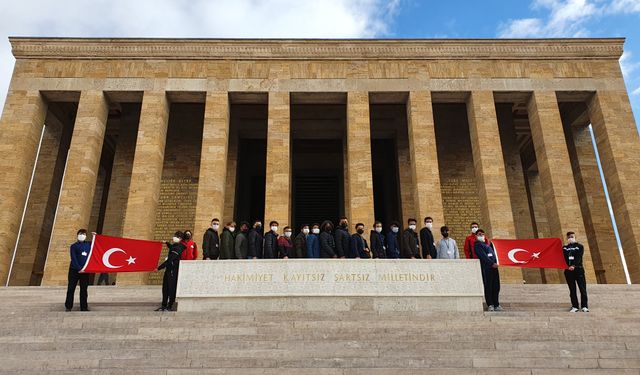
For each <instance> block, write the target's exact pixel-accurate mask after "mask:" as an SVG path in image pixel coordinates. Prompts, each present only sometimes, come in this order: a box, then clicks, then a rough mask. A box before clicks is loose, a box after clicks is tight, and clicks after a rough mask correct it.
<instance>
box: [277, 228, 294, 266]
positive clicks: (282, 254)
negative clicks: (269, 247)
mask: <svg viewBox="0 0 640 375" xmlns="http://www.w3.org/2000/svg"><path fill="white" fill-rule="evenodd" d="M292 233H293V230H292V229H291V227H284V236H280V237H278V258H280V259H289V258H290V257H291V254H293V241H291V234H292Z"/></svg>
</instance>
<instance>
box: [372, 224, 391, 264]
mask: <svg viewBox="0 0 640 375" xmlns="http://www.w3.org/2000/svg"><path fill="white" fill-rule="evenodd" d="M369 239H370V241H369V242H370V243H371V253H372V255H373V257H374V258H386V257H387V244H386V241H385V238H384V234H382V223H381V222H380V221H376V222H375V223H373V230H372V231H371V235H370V236H369Z"/></svg>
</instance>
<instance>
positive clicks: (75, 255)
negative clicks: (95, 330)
mask: <svg viewBox="0 0 640 375" xmlns="http://www.w3.org/2000/svg"><path fill="white" fill-rule="evenodd" d="M77 236H78V237H77V238H78V240H77V241H76V242H75V243H73V245H71V248H70V249H69V251H70V255H71V263H70V264H69V276H68V284H67V299H66V301H65V302H64V307H65V308H66V310H67V311H71V309H72V308H73V296H74V294H75V292H76V286H77V285H78V283H80V310H81V311H89V306H88V305H87V289H88V288H89V278H90V277H91V274H88V273H80V270H82V268H84V265H85V264H86V263H87V260H88V259H89V251H90V250H91V241H87V230H86V229H80V230H79V231H78V232H77Z"/></svg>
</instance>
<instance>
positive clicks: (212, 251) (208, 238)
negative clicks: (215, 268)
mask: <svg viewBox="0 0 640 375" xmlns="http://www.w3.org/2000/svg"><path fill="white" fill-rule="evenodd" d="M219 228H220V220H218V219H217V218H215V219H213V220H211V226H209V228H207V230H206V231H205V232H204V235H203V236H202V256H203V257H204V259H205V260H212V259H213V260H215V259H218V258H219V257H220V236H219V235H218V229H219Z"/></svg>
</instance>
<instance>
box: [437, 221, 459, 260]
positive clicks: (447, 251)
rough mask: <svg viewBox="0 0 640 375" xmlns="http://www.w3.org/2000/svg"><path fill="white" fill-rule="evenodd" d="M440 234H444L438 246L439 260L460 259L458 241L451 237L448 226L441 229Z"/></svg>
mask: <svg viewBox="0 0 640 375" xmlns="http://www.w3.org/2000/svg"><path fill="white" fill-rule="evenodd" d="M440 233H441V234H442V239H441V240H440V241H438V243H437V244H436V251H437V252H438V259H460V252H459V251H458V244H457V243H456V240H454V239H453V238H451V237H449V227H448V226H446V225H445V226H443V227H441V228H440Z"/></svg>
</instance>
